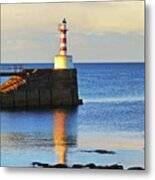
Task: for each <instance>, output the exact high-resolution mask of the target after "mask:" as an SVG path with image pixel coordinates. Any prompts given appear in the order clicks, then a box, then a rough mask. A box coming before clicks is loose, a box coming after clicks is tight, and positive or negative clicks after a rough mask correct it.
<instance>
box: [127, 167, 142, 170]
mask: <svg viewBox="0 0 155 180" xmlns="http://www.w3.org/2000/svg"><path fill="white" fill-rule="evenodd" d="M128 170H145V169H144V168H142V167H130V168H128Z"/></svg>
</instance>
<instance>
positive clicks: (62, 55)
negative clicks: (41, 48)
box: [54, 19, 73, 69]
mask: <svg viewBox="0 0 155 180" xmlns="http://www.w3.org/2000/svg"><path fill="white" fill-rule="evenodd" d="M58 30H59V32H60V50H59V54H58V55H56V56H55V57H54V69H72V68H73V63H72V56H71V55H68V54H67V31H68V29H67V21H66V19H63V21H62V23H60V24H59V25H58Z"/></svg>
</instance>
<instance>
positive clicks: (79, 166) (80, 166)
mask: <svg viewBox="0 0 155 180" xmlns="http://www.w3.org/2000/svg"><path fill="white" fill-rule="evenodd" d="M83 167H84V166H83V165H81V164H74V165H73V166H72V168H83Z"/></svg>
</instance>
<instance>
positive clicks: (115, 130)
mask: <svg viewBox="0 0 155 180" xmlns="http://www.w3.org/2000/svg"><path fill="white" fill-rule="evenodd" d="M50 66H51V65H50V64H31V65H25V67H28V68H30V67H34V68H36V67H37V68H46V67H50ZM75 66H76V68H77V69H78V84H79V96H80V98H82V99H83V100H84V104H83V105H80V106H79V107H78V108H74V109H46V110H45V109H44V110H40V111H39V110H38V111H37V110H32V111H30V110H29V111H2V112H1V140H2V144H1V145H2V147H1V155H2V157H1V165H2V166H22V167H23V166H24V167H27V166H29V167H30V166H31V163H32V162H34V161H38V162H44V163H50V164H56V163H66V164H68V165H72V164H76V163H80V164H87V163H95V164H96V165H110V164H114V163H118V164H122V165H123V166H124V167H125V168H128V167H131V166H141V167H144V64H143V63H120V64H115V63H112V64H104V63H100V64H97V63H95V64H76V65H75ZM6 79H7V78H6V77H5V78H1V83H2V82H4V81H5V80H6ZM96 149H103V150H112V151H114V152H115V154H99V153H96V152H95V151H94V150H96Z"/></svg>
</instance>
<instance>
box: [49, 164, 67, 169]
mask: <svg viewBox="0 0 155 180" xmlns="http://www.w3.org/2000/svg"><path fill="white" fill-rule="evenodd" d="M51 167H52V168H68V166H67V165H66V164H56V165H51Z"/></svg>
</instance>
